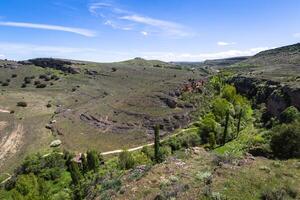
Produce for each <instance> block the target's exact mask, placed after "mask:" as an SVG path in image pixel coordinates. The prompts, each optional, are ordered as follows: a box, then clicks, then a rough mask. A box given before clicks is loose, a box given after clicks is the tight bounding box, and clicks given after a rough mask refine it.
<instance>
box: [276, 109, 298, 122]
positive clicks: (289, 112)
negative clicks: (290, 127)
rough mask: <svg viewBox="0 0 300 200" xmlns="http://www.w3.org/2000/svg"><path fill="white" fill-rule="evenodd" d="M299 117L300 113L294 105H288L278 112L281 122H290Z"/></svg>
mask: <svg viewBox="0 0 300 200" xmlns="http://www.w3.org/2000/svg"><path fill="white" fill-rule="evenodd" d="M299 118H300V113H299V111H298V109H297V108H296V107H294V106H290V107H288V108H286V109H285V110H284V111H283V112H282V113H281V114H280V122H281V123H291V122H293V121H295V120H297V119H299Z"/></svg>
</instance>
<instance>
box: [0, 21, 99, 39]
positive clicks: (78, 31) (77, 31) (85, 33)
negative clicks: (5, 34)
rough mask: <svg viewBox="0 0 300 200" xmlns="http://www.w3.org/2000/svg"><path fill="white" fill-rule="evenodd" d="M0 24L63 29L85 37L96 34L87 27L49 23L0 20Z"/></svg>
mask: <svg viewBox="0 0 300 200" xmlns="http://www.w3.org/2000/svg"><path fill="white" fill-rule="evenodd" d="M0 26H10V27H21V28H33V29H44V30H53V31H63V32H70V33H75V34H79V35H83V36H86V37H94V36H96V33H95V32H94V31H91V30H88V29H82V28H74V27H68V26H57V25H49V24H34V23H25V22H0Z"/></svg>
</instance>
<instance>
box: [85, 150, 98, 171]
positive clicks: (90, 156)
mask: <svg viewBox="0 0 300 200" xmlns="http://www.w3.org/2000/svg"><path fill="white" fill-rule="evenodd" d="M87 164H88V168H89V170H94V171H96V170H97V169H98V167H99V157H98V154H97V152H96V151H88V152H87Z"/></svg>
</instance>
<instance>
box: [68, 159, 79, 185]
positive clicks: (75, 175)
mask: <svg viewBox="0 0 300 200" xmlns="http://www.w3.org/2000/svg"><path fill="white" fill-rule="evenodd" d="M69 170H70V173H71V178H72V182H73V184H74V185H78V184H79V183H80V180H81V178H82V175H81V173H80V171H79V167H78V165H77V163H75V162H74V161H71V162H70V166H69Z"/></svg>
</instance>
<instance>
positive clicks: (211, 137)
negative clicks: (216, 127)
mask: <svg viewBox="0 0 300 200" xmlns="http://www.w3.org/2000/svg"><path fill="white" fill-rule="evenodd" d="M209 146H210V148H211V149H213V148H215V146H216V136H215V133H214V132H210V133H209Z"/></svg>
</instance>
